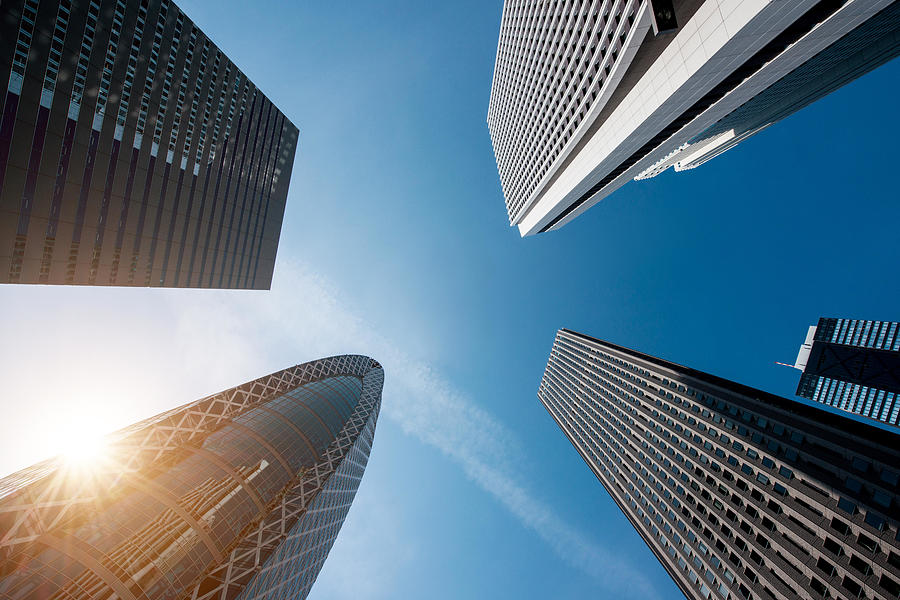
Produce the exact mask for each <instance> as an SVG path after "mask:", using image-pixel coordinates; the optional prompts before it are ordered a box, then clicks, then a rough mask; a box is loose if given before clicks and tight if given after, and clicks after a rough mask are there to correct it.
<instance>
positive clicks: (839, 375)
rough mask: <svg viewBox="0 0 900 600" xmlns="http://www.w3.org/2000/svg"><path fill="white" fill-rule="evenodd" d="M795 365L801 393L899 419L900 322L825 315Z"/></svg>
mask: <svg viewBox="0 0 900 600" xmlns="http://www.w3.org/2000/svg"><path fill="white" fill-rule="evenodd" d="M792 366H793V367H794V368H796V369H799V370H801V371H803V374H802V375H801V376H800V383H799V384H798V385H797V395H798V396H801V397H803V398H808V399H810V400H814V401H816V402H821V403H822V404H827V405H828V406H832V407H834V408H837V409H839V410H845V411H847V412H851V413H854V414H857V415H861V416H863V417H868V418H870V419H876V420H878V421H882V422H884V423H888V424H890V425H898V424H900V323H898V322H896V321H867V320H864V319H834V318H824V317H823V318H821V319H819V322H818V324H817V325H815V326H812V327H810V328H809V330H808V332H807V335H806V340H805V342H804V343H803V345H802V346H801V347H800V352H799V353H798V354H797V360H796V362H795V363H794V364H793V365H792Z"/></svg>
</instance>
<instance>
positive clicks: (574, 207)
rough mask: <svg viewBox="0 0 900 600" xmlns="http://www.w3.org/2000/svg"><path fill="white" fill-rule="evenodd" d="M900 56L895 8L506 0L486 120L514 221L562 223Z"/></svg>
mask: <svg viewBox="0 0 900 600" xmlns="http://www.w3.org/2000/svg"><path fill="white" fill-rule="evenodd" d="M898 53H900V2H898V1H897V0H818V1H817V0H506V2H505V3H504V6H503V17H502V22H501V26H500V41H499V44H498V47H497V59H496V64H495V67H494V81H493V86H492V89H491V100H490V106H489V109H488V117H487V122H488V128H489V130H490V134H491V141H492V143H493V146H494V153H495V156H496V159H497V167H498V170H499V172H500V181H501V184H502V186H503V193H504V196H505V198H506V207H507V211H508V213H509V219H510V223H511V224H512V225H517V226H518V227H519V230H520V232H521V234H522V235H523V236H525V235H531V234H534V233H541V232H544V231H548V230H551V229H557V228H559V227H561V226H562V225H564V224H566V223H568V222H569V221H571V220H572V219H574V218H575V217H577V216H578V215H579V214H581V213H582V212H584V211H585V210H587V209H588V208H589V207H590V206H592V205H594V204H596V203H597V202H599V201H600V200H602V199H603V198H604V197H606V196H607V195H609V194H610V193H612V192H613V191H614V190H616V189H618V188H619V187H621V186H622V185H623V184H624V183H626V182H627V181H629V180H630V179H646V178H648V177H652V176H655V175H657V174H659V173H660V172H662V171H663V170H665V169H667V168H668V167H670V166H673V167H674V168H675V170H678V171H681V170H685V169H691V168H694V167H697V166H699V165H701V164H703V163H704V162H706V161H707V160H709V159H711V158H713V157H715V156H717V155H719V154H721V153H722V152H724V151H726V150H728V149H729V148H732V147H733V146H735V145H736V144H738V143H739V142H741V141H742V140H744V139H746V138H748V137H750V136H751V135H753V134H754V133H757V132H758V131H760V130H762V129H763V128H765V127H766V126H768V125H770V124H772V123H774V122H775V121H778V120H780V119H782V118H784V117H786V116H787V115H789V114H791V113H793V112H795V111H797V110H799V109H800V108H802V107H804V106H806V105H808V104H810V103H811V102H813V101H814V100H816V99H818V98H821V97H822V96H824V95H826V94H828V93H829V92H831V91H833V90H835V89H837V88H838V87H840V86H841V85H843V84H845V83H847V82H849V81H852V80H853V79H855V78H857V77H859V76H860V75H862V74H864V73H866V72H868V71H870V70H872V69H874V68H875V67H877V66H878V65H881V64H883V63H884V62H887V61H888V60H890V59H891V58H893V57H894V56H896V55H897V54H898Z"/></svg>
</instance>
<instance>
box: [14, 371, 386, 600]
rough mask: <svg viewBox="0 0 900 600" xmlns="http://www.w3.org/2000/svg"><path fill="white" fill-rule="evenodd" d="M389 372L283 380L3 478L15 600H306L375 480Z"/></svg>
mask: <svg viewBox="0 0 900 600" xmlns="http://www.w3.org/2000/svg"><path fill="white" fill-rule="evenodd" d="M383 381H384V373H383V370H382V368H381V365H379V364H378V363H377V362H375V361H374V360H372V359H371V358H368V357H365V356H336V357H332V358H326V359H322V360H317V361H313V362H309V363H304V364H301V365H298V366H296V367H292V368H289V369H285V370H283V371H278V372H276V373H273V374H271V375H268V376H265V377H262V378H260V379H256V380H254V381H250V382H248V383H245V384H243V385H239V386H237V387H235V388H231V389H229V390H226V391H224V392H221V393H219V394H215V395H213V396H208V397H206V398H203V399H201V400H198V401H196V402H192V403H190V404H187V405H185V406H182V407H180V408H176V409H174V410H171V411H169V412H166V413H163V414H160V415H157V416H155V417H152V418H150V419H147V420H145V421H142V422H140V423H137V424H135V425H132V426H131V427H128V428H126V429H124V430H122V431H120V432H118V433H117V434H114V435H113V436H112V438H111V440H110V443H109V446H108V448H107V449H106V451H105V452H104V453H103V454H102V455H101V456H100V457H99V458H97V459H95V460H94V461H93V462H91V463H90V464H88V465H80V466H77V467H75V466H73V465H72V464H70V463H67V462H66V461H64V460H63V459H61V458H57V459H51V460H48V461H45V462H43V463H39V464H37V465H34V466H33V467H30V468H28V469H25V470H23V471H20V472H19V473H15V474H13V475H10V476H9V477H7V478H5V479H2V480H0V598H2V599H4V600H7V599H8V600H12V599H16V600H20V599H21V600H26V599H34V598H45V599H50V598H53V599H63V598H65V599H70V600H71V599H84V600H88V599H90V600H96V599H109V600H112V599H113V598H115V599H117V600H139V599H140V600H148V599H157V598H194V599H200V598H203V599H212V598H216V599H235V598H240V599H250V598H283V599H294V598H305V597H306V595H307V593H308V592H309V589H310V586H311V585H312V584H313V582H314V581H315V579H316V576H317V575H318V573H319V570H320V568H321V567H322V563H323V561H324V560H325V557H326V556H327V554H328V551H329V550H330V549H331V546H332V544H333V543H334V540H335V537H336V536H337V533H338V531H339V530H340V527H341V524H342V523H343V521H344V518H345V516H346V515H347V512H348V510H349V508H350V503H351V502H352V500H353V497H354V495H355V494H356V490H357V488H358V486H359V482H360V479H361V477H362V474H363V471H364V469H365V466H366V463H367V460H368V457H369V452H370V450H371V446H372V439H373V436H374V433H375V422H376V419H377V417H378V411H379V408H380V406H381V389H382V384H383Z"/></svg>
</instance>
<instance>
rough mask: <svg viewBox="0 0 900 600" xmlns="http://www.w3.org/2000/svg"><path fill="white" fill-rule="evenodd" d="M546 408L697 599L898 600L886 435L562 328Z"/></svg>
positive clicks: (890, 445) (898, 548) (892, 471)
mask: <svg viewBox="0 0 900 600" xmlns="http://www.w3.org/2000/svg"><path fill="white" fill-rule="evenodd" d="M538 397H539V398H540V401H541V403H542V404H543V405H544V406H545V407H546V409H547V410H548V412H549V413H550V415H551V416H552V417H553V419H554V420H555V421H556V422H557V424H558V425H559V427H560V428H561V429H562V431H563V432H564V433H565V435H566V437H567V438H568V439H569V441H571V443H572V444H573V445H574V447H575V448H576V450H577V451H578V453H579V454H580V455H581V457H582V458H583V459H584V461H585V462H586V463H587V464H588V466H589V467H590V469H591V470H592V471H593V472H594V474H595V475H596V476H597V478H598V479H599V480H600V482H601V483H602V484H603V486H604V487H605V488H606V490H607V491H608V492H609V494H610V496H611V497H612V498H613V499H614V500H615V502H616V504H618V506H619V508H621V510H622V512H623V513H624V514H625V516H626V517H627V518H628V520H629V521H630V522H631V524H632V525H633V526H634V528H635V529H636V530H637V532H638V533H639V534H640V536H641V537H642V538H643V540H644V541H645V542H646V543H647V546H648V547H649V548H650V549H651V550H652V552H653V554H654V555H655V556H656V557H657V558H658V559H659V561H660V563H661V564H662V565H663V567H664V568H665V569H666V571H668V573H669V574H670V575H671V577H672V579H673V580H674V581H675V583H676V584H677V585H678V587H679V588H680V589H681V590H682V592H684V594H685V596H686V597H687V598H691V599H705V598H715V599H718V600H726V599H753V600H781V599H786V598H803V599H809V600H812V599H820V598H838V599H842V600H850V599H857V598H869V599H878V600H888V599H896V598H897V597H898V595H900V529H898V527H900V443H898V442H900V436H898V435H897V434H896V433H893V432H891V431H890V430H889V429H887V428H882V427H880V426H876V425H874V424H872V425H869V424H867V423H866V422H865V421H862V420H856V419H851V418H849V417H844V416H842V415H840V414H838V413H833V412H829V411H825V410H822V409H820V408H818V407H816V406H812V405H807V404H803V403H800V402H797V401H794V400H789V399H786V398H782V397H779V396H775V395H772V394H768V393H766V392H763V391H761V390H757V389H754V388H750V387H747V386H743V385H740V384H737V383H734V382H732V381H728V380H726V379H722V378H719V377H715V376H713V375H709V374H707V373H703V372H701V371H696V370H694V369H690V368H687V367H683V366H681V365H677V364H674V363H671V362H668V361H665V360H661V359H659V358H656V357H653V356H649V355H646V354H641V353H639V352H635V351H633V350H629V349H627V348H623V347H621V346H617V345H615V344H610V343H609V342H604V341H601V340H598V339H595V338H591V337H588V336H585V335H582V334H579V333H575V332H572V331H568V330H565V329H563V330H560V331H559V333H558V334H557V336H556V339H555V342H554V344H553V349H552V351H551V355H550V360H549V362H548V364H547V369H546V371H545V372H544V377H543V380H542V381H541V385H540V390H539V392H538Z"/></svg>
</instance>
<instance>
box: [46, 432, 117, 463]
mask: <svg viewBox="0 0 900 600" xmlns="http://www.w3.org/2000/svg"><path fill="white" fill-rule="evenodd" d="M56 441H57V452H58V454H59V457H60V458H61V459H62V461H63V462H64V463H65V464H66V465H68V466H70V467H78V468H85V467H90V466H91V465H94V464H96V463H97V461H98V460H100V459H101V458H102V457H103V454H104V452H105V450H106V438H105V436H104V435H103V433H102V432H101V431H99V430H97V429H96V428H95V427H90V426H77V425H76V426H72V427H69V428H68V429H67V431H66V433H65V434H64V435H62V436H61V437H60V438H59V439H57V440H56Z"/></svg>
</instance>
